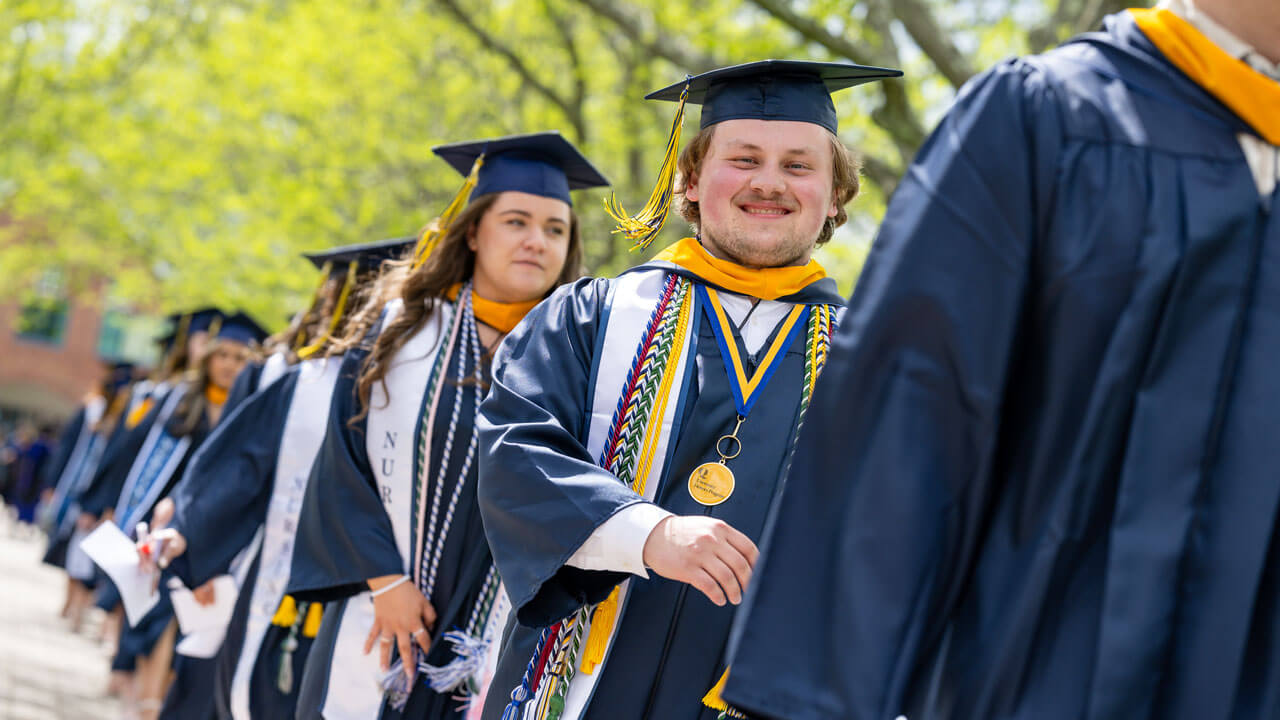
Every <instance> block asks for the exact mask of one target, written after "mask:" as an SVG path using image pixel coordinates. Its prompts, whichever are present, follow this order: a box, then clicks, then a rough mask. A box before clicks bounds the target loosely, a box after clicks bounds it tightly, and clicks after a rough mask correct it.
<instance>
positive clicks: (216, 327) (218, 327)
mask: <svg viewBox="0 0 1280 720" xmlns="http://www.w3.org/2000/svg"><path fill="white" fill-rule="evenodd" d="M220 332H222V318H221V317H216V318H214V319H213V322H211V323H209V340H210V341H212V340H214V339H216V338H217V337H218V333H220Z"/></svg>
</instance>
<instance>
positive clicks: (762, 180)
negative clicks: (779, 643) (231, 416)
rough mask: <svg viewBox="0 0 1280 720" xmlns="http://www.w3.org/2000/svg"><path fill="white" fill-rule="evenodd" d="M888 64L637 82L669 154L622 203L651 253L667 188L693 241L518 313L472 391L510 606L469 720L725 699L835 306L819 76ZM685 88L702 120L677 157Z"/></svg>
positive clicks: (833, 185) (827, 129) (848, 181)
mask: <svg viewBox="0 0 1280 720" xmlns="http://www.w3.org/2000/svg"><path fill="white" fill-rule="evenodd" d="M899 74H900V73H898V72H897V71H894V70H885V69H881V68H868V67H860V66H855V65H843V64H829V63H809V62H792V61H763V62H757V63H750V64H747V65H740V66H736V67H731V68H724V69H721V70H717V71H714V72H711V73H708V74H706V75H702V76H699V77H695V78H690V79H688V80H687V81H685V82H682V83H679V84H677V85H674V86H672V87H670V88H667V89H665V90H660V91H658V92H656V93H654V94H652V95H650V98H655V99H662V100H672V101H676V102H678V103H679V110H678V111H677V117H676V120H675V124H674V126H673V128H672V136H671V139H670V140H669V144H668V149H667V158H666V162H665V163H664V165H663V169H662V174H661V177H660V180H659V183H658V187H657V188H656V189H655V190H654V193H653V195H652V197H651V198H650V201H649V204H648V205H647V206H646V208H645V209H644V211H643V212H641V213H640V214H639V215H638V216H637V217H635V218H625V217H622V216H623V215H624V213H622V212H621V210H620V209H618V208H616V206H615V207H614V208H613V211H614V214H615V217H618V218H619V220H620V221H621V227H622V230H623V231H624V232H625V233H626V234H627V235H628V236H629V237H631V238H632V239H633V240H635V241H637V243H638V245H639V246H640V247H644V246H645V245H647V244H648V243H649V242H650V241H651V240H652V239H653V237H655V236H656V234H657V232H658V230H659V229H660V228H661V226H662V223H663V220H664V219H665V216H666V212H667V207H668V205H669V203H670V202H671V200H672V198H673V196H674V197H676V198H678V200H679V207H680V209H681V212H682V214H683V215H684V216H685V217H686V218H687V219H689V220H690V222H691V223H692V224H693V226H694V227H695V228H696V231H697V233H698V237H696V238H686V239H684V240H682V241H680V242H678V243H676V244H674V245H672V246H671V247H668V248H667V249H665V250H664V251H662V252H661V253H660V254H659V255H658V256H657V257H656V258H655V259H654V260H653V261H652V262H649V263H645V264H643V265H641V266H639V267H638V268H635V269H633V270H631V271H628V272H626V273H624V274H623V275H621V276H619V277H618V278H616V279H595V280H591V279H588V280H583V281H580V282H578V283H575V284H574V285H571V286H569V287H567V288H562V289H561V290H560V291H558V292H557V293H555V294H554V295H552V297H551V298H549V299H548V300H546V301H545V302H544V303H542V305H540V306H539V307H538V308H535V309H534V310H533V312H532V313H530V315H529V317H528V318H527V319H526V320H525V322H524V324H523V325H521V327H519V328H517V329H516V330H515V331H514V332H513V333H512V334H511V336H510V337H509V338H508V339H507V340H506V342H505V343H504V344H503V347H502V349H501V350H500V351H499V358H498V361H497V362H496V363H495V368H496V369H495V372H494V381H493V387H492V390H491V392H490V395H489V397H488V399H487V400H486V401H485V403H484V405H483V406H482V408H481V417H480V419H479V421H478V422H479V425H480V443H481V451H482V453H481V457H480V463H481V477H480V488H479V500H480V504H481V512H482V513H483V516H484V524H485V531H486V534H487V536H488V538H489V543H490V546H491V547H492V549H493V555H494V559H495V561H496V563H497V567H498V569H499V571H500V572H501V574H502V577H503V581H504V583H505V584H506V588H507V590H508V593H509V595H510V598H511V600H512V605H513V607H514V609H515V612H516V614H517V618H518V621H519V625H518V626H516V627H515V629H514V631H513V632H512V634H511V635H510V636H509V638H508V642H507V644H506V646H505V648H504V650H503V655H502V658H501V660H500V661H499V666H498V672H497V675H496V677H495V680H494V682H493V685H492V689H491V691H490V693H489V697H488V698H487V700H486V703H485V708H484V716H485V717H486V718H490V719H496V718H499V717H502V718H504V719H509V718H516V717H519V718H549V719H554V718H564V719H569V718H612V719H616V718H668V719H672V720H682V719H689V720H692V719H694V718H715V717H716V716H717V715H719V714H720V713H721V712H722V711H723V710H724V708H723V706H722V703H720V701H719V700H718V698H717V694H716V692H715V686H716V685H717V682H718V681H719V679H720V678H721V677H722V676H723V674H724V672H725V663H724V647H725V642H726V639H727V637H728V632H729V626H730V622H731V621H732V619H733V615H734V611H735V607H734V606H735V605H736V604H737V603H738V602H739V601H740V600H741V598H742V594H743V590H744V588H745V587H746V586H747V585H748V583H749V581H750V577H751V569H752V565H753V563H754V562H755V558H756V547H755V539H756V538H758V537H759V535H760V533H761V531H762V529H763V526H764V520H765V516H766V513H767V511H768V508H769V505H770V502H771V501H772V499H773V497H774V495H775V493H776V492H777V490H778V487H779V481H780V478H781V476H782V474H783V471H784V469H785V467H786V465H787V463H788V459H789V457H790V454H791V447H792V443H793V441H794V438H795V434H796V431H797V429H798V428H799V426H800V422H801V420H802V417H803V413H804V409H805V407H806V405H807V404H808V401H809V397H810V393H811V391H812V388H813V382H814V380H815V378H816V376H817V373H818V371H819V370H820V369H821V366H822V363H823V359H824V356H825V352H826V347H827V342H828V338H829V336H830V333H831V331H832V328H833V327H834V325H835V319H836V315H837V311H838V309H839V307H840V305H841V300H840V297H839V295H838V294H837V293H836V289H835V283H834V281H832V280H831V279H830V278H827V277H826V274H825V272H824V271H823V269H822V267H821V266H820V265H818V263H817V262H815V261H814V260H812V257H811V256H812V254H813V251H814V248H815V247H816V246H817V245H818V244H820V243H822V242H825V241H827V240H828V239H830V237H831V233H832V232H833V231H834V229H835V227H836V226H837V225H839V224H840V223H842V222H843V221H844V219H845V214H844V207H843V206H844V205H845V203H847V202H848V201H849V200H851V199H852V198H853V196H854V195H855V194H856V193H857V189H858V182H857V164H856V161H855V160H854V159H853V157H852V155H851V154H850V153H849V151H848V150H847V149H846V148H845V147H844V146H843V145H842V144H841V143H840V141H839V140H838V139H837V137H836V135H835V133H836V113H835V108H834V105H833V104H832V101H831V97H830V93H831V92H833V91H835V90H839V89H842V88H847V87H850V86H853V85H858V84H861V83H864V82H868V81H872V80H877V79H881V78H889V77H896V76H898V75H899ZM686 102H688V103H698V104H702V105H703V111H702V130H701V132H700V133H699V135H698V136H697V137H696V138H695V139H694V140H693V141H692V142H691V143H690V144H689V146H688V148H686V149H685V151H684V153H683V154H682V155H680V157H679V159H678V160H677V157H676V151H677V150H678V148H679V132H680V121H681V119H680V116H681V115H682V114H683V109H684V105H685V103H686ZM677 165H678V167H679V170H680V178H679V182H678V183H676V182H675V181H676V178H675V175H676V169H677ZM673 184H674V185H675V187H674V189H673Z"/></svg>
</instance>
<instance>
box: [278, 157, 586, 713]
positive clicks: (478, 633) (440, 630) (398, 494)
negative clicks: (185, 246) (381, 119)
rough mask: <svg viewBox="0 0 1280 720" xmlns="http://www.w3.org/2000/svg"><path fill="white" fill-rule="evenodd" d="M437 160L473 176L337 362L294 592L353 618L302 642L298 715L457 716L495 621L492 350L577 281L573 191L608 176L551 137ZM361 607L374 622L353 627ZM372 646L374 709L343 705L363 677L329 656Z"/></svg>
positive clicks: (475, 685) (474, 686) (499, 605)
mask: <svg viewBox="0 0 1280 720" xmlns="http://www.w3.org/2000/svg"><path fill="white" fill-rule="evenodd" d="M435 152H436V153H437V154H438V155H440V156H441V157H443V158H444V159H445V160H446V161H448V162H449V163H450V165H452V166H453V167H454V168H455V169H457V170H458V171H459V172H462V173H468V169H469V170H470V172H469V173H468V174H467V181H466V182H465V183H464V184H463V188H462V190H461V191H460V192H459V194H458V196H457V198H455V199H454V201H453V203H451V204H450V206H449V208H448V209H447V210H446V211H445V213H444V214H443V215H442V217H441V218H440V220H439V221H438V222H437V224H436V226H435V227H434V228H433V229H431V230H430V231H428V232H427V233H425V234H424V236H423V241H422V242H420V243H419V247H418V248H416V252H415V257H414V259H413V260H412V261H411V262H412V263H413V268H412V272H411V273H410V274H409V276H408V277H407V279H406V280H405V282H404V284H403V286H402V287H401V289H400V293H399V295H400V298H399V299H400V302H397V303H393V304H391V305H390V306H389V307H388V310H387V313H386V315H385V316H384V318H383V321H382V323H381V327H380V332H379V334H378V335H377V336H376V339H371V340H370V341H369V343H368V344H367V345H366V346H365V348H363V349H357V350H353V351H352V352H350V353H348V355H347V357H346V358H345V360H344V362H343V370H342V373H341V375H340V378H339V381H338V389H337V391H336V392H335V396H334V402H333V408H332V411H331V413H330V425H329V433H328V436H327V437H326V439H325V442H324V445H323V447H322V448H321V451H320V457H319V458H318V460H317V463H316V467H315V471H314V475H313V479H312V482H311V484H310V487H309V488H308V492H307V496H306V500H305V502H304V505H303V512H302V517H301V518H300V521H299V536H298V542H297V543H296V545H295V555H294V568H293V572H292V574H291V576H290V582H289V584H290V588H291V589H290V592H292V593H293V594H294V595H295V596H296V597H298V598H299V599H301V600H331V599H337V598H344V597H345V598H347V599H346V600H345V602H344V603H343V604H341V605H339V606H338V607H340V608H342V612H343V614H344V615H345V616H347V617H350V618H353V622H352V623H351V627H348V626H347V623H346V621H345V618H344V622H343V626H342V628H341V631H340V632H339V633H338V634H337V636H336V637H335V638H334V641H333V643H332V644H331V645H330V646H329V647H326V648H324V653H323V654H322V653H321V652H320V647H319V646H317V648H316V649H315V650H313V652H312V658H311V662H310V663H309V664H308V668H307V674H308V678H307V680H306V681H305V682H304V690H303V692H304V698H303V701H302V703H301V704H300V706H299V713H298V717H300V718H314V717H318V716H323V717H324V718H326V720H347V718H351V719H352V720H371V719H372V718H374V717H382V718H387V717H393V718H394V717H413V718H446V717H458V716H459V715H460V714H461V713H463V712H465V708H464V706H465V704H466V703H465V701H462V700H460V699H459V696H468V695H469V696H474V695H475V694H476V693H477V691H478V690H479V688H480V686H481V685H482V684H483V682H484V681H485V674H486V672H485V670H486V663H487V662H489V663H491V662H492V661H491V660H490V655H491V653H490V652H489V650H490V648H492V647H493V646H494V645H495V639H496V635H497V634H498V632H499V631H500V629H501V626H502V622H503V621H504V620H505V615H506V611H505V607H506V597H505V592H503V591H502V589H501V585H500V580H499V578H498V577H497V573H496V571H495V570H494V568H493V563H492V559H491V557H490V555H489V549H488V546H487V544H486V542H485V539H484V533H483V528H482V526H481V522H480V515H479V511H478V509H477V506H476V501H475V487H476V457H475V455H476V434H475V433H476V431H475V422H474V421H475V413H476V408H477V406H478V405H479V402H480V399H481V397H482V396H483V394H484V392H485V389H486V387H487V385H488V378H489V374H490V368H489V362H490V360H489V359H490V357H491V356H492V353H493V350H494V348H495V347H496V346H497V344H498V342H499V341H500V340H501V339H502V337H503V336H504V335H505V334H506V333H507V332H509V331H510V330H511V329H512V328H513V327H514V326H515V325H516V324H517V323H519V321H520V320H521V318H522V317H523V316H524V314H525V313H526V312H528V311H529V310H530V309H531V308H532V307H533V306H534V305H536V304H537V303H538V302H539V301H540V300H541V299H542V298H544V297H546V296H547V295H548V294H549V293H550V292H551V290H552V289H553V288H555V287H556V286H557V285H558V284H561V283H564V282H567V281H569V280H572V279H574V278H576V277H578V275H579V266H580V261H581V253H582V249H581V242H580V239H579V234H578V233H579V231H578V222H577V219H576V217H575V215H574V213H573V210H572V207H571V204H570V197H569V192H570V190H573V189H578V188H589V187H598V186H602V185H605V184H607V181H606V180H605V179H604V177H602V176H601V174H600V173H599V172H598V171H597V170H596V169H595V168H594V167H593V166H592V165H591V163H590V162H589V161H588V160H587V159H586V158H584V157H582V155H581V154H580V153H579V152H578V151H577V149H576V148H574V147H573V146H572V145H571V144H569V143H568V142H567V141H565V140H564V139H563V138H562V137H561V136H560V134H559V133H554V132H551V133H538V134H533V135H524V136H514V137H505V138H496V139H492V140H487V141H482V142H473V143H463V144H455V145H447V146H442V147H438V148H435ZM468 193H469V194H470V200H469V204H467V205H465V207H464V201H466V200H467V198H468ZM364 590H371V591H372V592H370V593H369V594H368V595H364V594H360V593H361V592H362V591H364ZM358 594H359V595H358ZM353 595H358V596H356V597H351V596H353ZM368 597H372V608H371V609H372V614H373V618H372V621H371V622H370V621H368V620H365V621H364V624H358V618H359V617H360V615H364V616H366V617H367V615H368V609H369V605H370V600H369V599H367V598H368ZM375 649H376V650H377V651H378V657H379V658H380V662H381V665H382V667H383V668H384V669H388V668H389V672H387V673H386V675H385V676H384V682H385V687H387V688H388V689H389V690H390V692H389V693H388V696H387V702H386V704H385V705H384V707H383V709H382V711H381V713H379V711H378V709H377V707H376V706H374V707H373V708H368V707H356V703H353V702H351V700H352V697H354V696H355V695H357V694H360V693H367V692H368V687H369V684H370V683H371V682H373V681H372V680H371V679H367V678H352V677H341V676H339V675H338V674H337V673H336V672H334V671H333V667H335V666H334V665H332V664H328V663H327V662H326V660H325V659H324V658H325V657H326V655H327V656H330V657H332V661H330V662H333V663H336V662H339V661H341V659H342V656H344V655H346V656H352V655H354V654H356V653H361V652H364V653H368V652H371V651H372V650H375ZM393 661H394V662H393ZM313 688H314V689H315V691H316V692H315V695H314V696H312V695H311V694H310V693H311V690H312V689H313Z"/></svg>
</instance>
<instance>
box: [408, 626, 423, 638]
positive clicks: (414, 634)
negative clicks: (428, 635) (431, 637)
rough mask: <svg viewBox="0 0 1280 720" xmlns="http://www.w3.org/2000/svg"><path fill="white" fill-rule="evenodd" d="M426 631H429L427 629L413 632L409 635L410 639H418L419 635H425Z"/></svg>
mask: <svg viewBox="0 0 1280 720" xmlns="http://www.w3.org/2000/svg"><path fill="white" fill-rule="evenodd" d="M426 631H427V629H426V628H418V629H417V630H414V631H413V632H411V633H409V637H410V638H416V637H418V636H419V635H421V634H422V633H424V632H426Z"/></svg>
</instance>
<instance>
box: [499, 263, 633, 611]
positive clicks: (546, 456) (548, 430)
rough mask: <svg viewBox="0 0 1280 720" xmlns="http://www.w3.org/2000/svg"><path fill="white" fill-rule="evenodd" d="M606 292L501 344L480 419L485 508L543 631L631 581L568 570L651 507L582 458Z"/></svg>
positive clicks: (516, 585)
mask: <svg viewBox="0 0 1280 720" xmlns="http://www.w3.org/2000/svg"><path fill="white" fill-rule="evenodd" d="M607 289H608V281H606V280H582V281H579V282H577V283H574V284H572V285H568V286H565V287H562V288H560V289H558V290H557V291H556V292H555V293H554V294H552V296H551V297H550V298H548V299H547V300H545V301H543V302H542V303H541V304H540V305H538V306H537V307H536V308H534V309H533V311H531V312H530V313H529V315H528V316H527V317H526V318H525V319H524V321H523V322H521V324H520V325H519V326H518V327H517V328H516V329H515V330H513V331H512V332H511V334H510V335H509V336H508V337H507V338H506V340H504V341H503V343H502V347H501V349H500V350H499V352H498V355H497V357H496V358H495V362H494V373H493V385H492V387H491V388H490V391H489V396H488V397H487V398H486V399H485V401H484V403H483V404H482V405H481V407H480V414H479V417H478V418H477V420H476V422H477V424H478V426H479V433H480V478H479V484H478V490H477V492H478V497H479V502H480V512H481V515H482V516H483V518H484V527H485V534H486V536H487V537H488V539H489V547H490V548H491V549H492V550H493V556H494V561H495V562H496V563H497V566H498V571H499V572H500V573H501V574H502V579H503V583H504V584H505V585H506V588H507V592H508V594H509V595H510V597H511V602H512V607H513V608H515V610H516V613H517V617H518V619H519V620H520V622H522V623H524V624H526V625H534V626H537V625H545V624H547V623H550V622H553V621H555V620H557V619H559V618H562V617H564V616H566V615H568V614H570V613H571V612H573V611H574V610H575V609H576V608H578V607H580V606H582V605H584V604H588V603H593V602H599V601H601V600H603V599H604V598H605V597H607V596H608V594H609V592H610V590H611V589H612V588H613V586H614V585H616V584H617V583H618V582H620V581H621V580H622V579H623V578H625V577H626V575H625V574H623V573H617V572H606V571H589V570H581V569H578V568H573V567H568V566H566V565H565V562H566V561H567V560H568V559H569V557H570V556H571V555H572V554H573V553H574V551H576V550H577V549H578V548H579V546H581V545H582V543H583V542H584V541H585V540H586V539H587V538H588V537H589V536H590V535H591V533H592V532H593V531H594V530H595V529H596V528H597V527H598V526H600V525H601V524H602V523H604V522H605V521H606V520H608V519H609V518H610V517H612V516H613V515H614V514H615V513H617V512H618V511H619V510H621V509H623V508H625V507H628V506H630V505H633V504H635V503H639V502H644V500H643V499H642V498H641V497H640V496H639V495H637V494H636V493H635V492H633V491H632V490H631V488H629V487H627V486H626V485H624V484H623V483H621V482H620V481H619V480H618V479H617V478H616V477H614V476H613V475H612V474H611V473H609V472H607V471H605V470H603V469H601V468H600V467H599V466H598V465H597V464H596V463H595V462H594V460H593V458H592V457H591V456H590V455H589V454H588V452H587V449H586V447H585V440H586V432H587V430H586V423H587V411H588V407H589V404H590V387H589V384H590V378H591V375H592V373H591V370H592V361H593V357H594V356H595V343H596V338H597V334H598V332H597V331H598V329H599V327H600V318H601V316H602V313H603V312H604V307H605V295H606V292H607Z"/></svg>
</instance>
